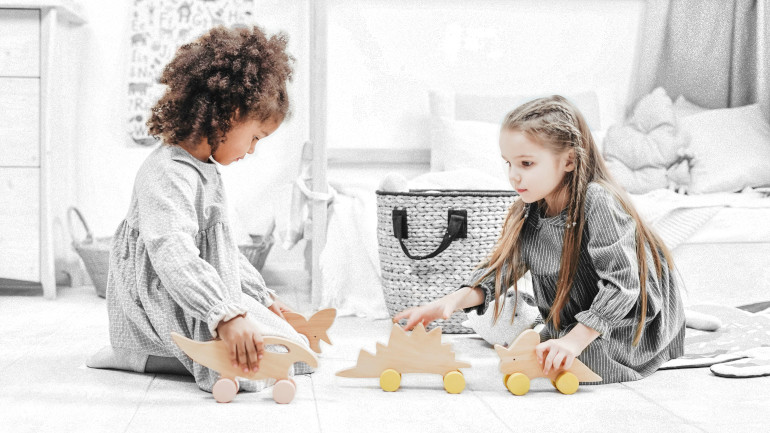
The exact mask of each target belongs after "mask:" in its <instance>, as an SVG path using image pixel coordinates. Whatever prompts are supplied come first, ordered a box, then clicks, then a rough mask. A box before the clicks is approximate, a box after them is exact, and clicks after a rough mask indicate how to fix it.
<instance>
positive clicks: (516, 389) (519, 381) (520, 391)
mask: <svg viewBox="0 0 770 433" xmlns="http://www.w3.org/2000/svg"><path fill="white" fill-rule="evenodd" d="M505 387H506V388H508V391H511V393H513V394H514V395H524V394H526V393H527V392H529V378H528V377H527V375H526V374H524V373H513V374H511V375H510V376H509V377H508V380H506V381H505Z"/></svg>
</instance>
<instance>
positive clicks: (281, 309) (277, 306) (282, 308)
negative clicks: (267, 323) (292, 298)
mask: <svg viewBox="0 0 770 433" xmlns="http://www.w3.org/2000/svg"><path fill="white" fill-rule="evenodd" d="M267 309H268V310H270V311H272V312H273V313H275V314H276V315H277V316H278V317H280V318H281V319H283V320H286V318H285V317H283V313H286V312H289V313H293V312H294V310H293V309H291V308H289V307H288V306H287V305H286V304H284V303H283V301H281V300H280V299H278V297H277V296H274V297H273V305H271V306H269V307H267Z"/></svg>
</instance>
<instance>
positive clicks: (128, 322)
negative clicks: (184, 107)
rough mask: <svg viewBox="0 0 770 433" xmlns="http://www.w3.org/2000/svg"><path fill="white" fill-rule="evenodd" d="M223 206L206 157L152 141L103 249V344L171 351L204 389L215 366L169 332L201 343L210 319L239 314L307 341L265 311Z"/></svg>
mask: <svg viewBox="0 0 770 433" xmlns="http://www.w3.org/2000/svg"><path fill="white" fill-rule="evenodd" d="M226 212H227V206H226V202H225V194H224V189H223V185H222V179H221V177H220V173H219V169H218V168H217V167H216V164H213V163H205V162H202V161H200V160H198V159H196V158H195V157H193V156H192V155H190V154H189V153H188V152H187V151H185V150H184V149H182V148H181V147H177V146H167V145H161V146H160V147H159V148H158V149H156V150H155V151H154V152H152V154H150V156H149V157H148V158H147V160H146V161H145V162H144V163H143V164H142V166H141V168H140V169H139V172H138V174H137V176H136V180H135V183H134V190H133V195H132V198H131V206H130V208H129V211H128V215H127V216H126V219H125V220H123V222H122V223H121V224H120V226H119V227H118V229H117V231H116V232H115V236H114V241H113V242H114V243H113V246H112V252H111V255H110V273H109V278H108V283H107V304H108V312H109V319H110V340H111V343H112V346H113V347H116V348H121V349H127V350H130V351H133V352H136V353H140V354H147V355H155V356H164V357H172V356H173V357H176V358H178V359H179V360H180V361H181V362H182V364H184V366H185V367H186V368H187V370H188V371H190V372H191V373H192V374H193V376H194V377H195V381H196V383H197V384H198V386H199V387H200V388H201V389H203V390H206V391H211V388H212V386H213V385H214V383H215V382H216V379H217V378H218V375H217V373H216V372H214V371H212V370H209V369H208V368H206V367H203V366H201V365H199V364H197V363H193V362H192V360H191V359H190V358H188V357H187V356H186V355H185V354H184V353H183V352H182V351H181V350H180V349H179V348H178V347H177V346H176V344H174V342H173V341H172V340H171V335H170V334H171V332H172V331H173V332H177V333H179V334H182V335H184V336H186V337H188V338H192V339H194V340H198V341H206V340H210V339H212V338H214V337H216V336H217V331H216V328H217V325H218V324H219V322H220V321H222V320H228V319H231V318H233V317H235V316H237V315H239V314H243V313H247V315H246V317H248V318H251V319H252V320H254V321H256V323H257V325H258V326H259V329H260V331H261V332H262V334H263V335H271V336H279V337H284V338H287V339H290V340H293V341H295V342H297V343H300V344H304V345H307V340H306V339H305V337H304V336H301V335H300V334H298V333H297V332H296V331H295V330H294V328H292V327H291V326H290V325H289V324H288V323H287V322H286V321H284V320H282V319H281V318H280V317H278V316H277V315H275V314H274V313H273V312H272V311H270V310H268V308H267V307H269V306H270V305H271V304H272V303H273V299H272V297H271V294H273V293H274V292H273V291H272V290H270V289H268V288H266V287H265V281H264V280H263V279H262V276H261V275H260V274H259V272H257V270H256V269H255V268H254V267H253V266H252V265H251V264H250V263H249V261H248V259H246V257H245V256H243V254H241V253H240V251H239V250H238V247H237V245H236V243H235V240H234V238H233V234H232V231H231V229H230V226H229V223H228V220H227V214H226ZM267 384H268V383H267V381H256V382H255V381H245V380H242V381H241V389H243V390H246V391H256V390H259V389H261V388H263V387H264V386H266V385H267Z"/></svg>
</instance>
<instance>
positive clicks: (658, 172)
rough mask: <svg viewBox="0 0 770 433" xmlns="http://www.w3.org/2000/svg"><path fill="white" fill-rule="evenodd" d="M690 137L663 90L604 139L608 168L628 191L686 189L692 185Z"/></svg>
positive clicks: (638, 192)
mask: <svg viewBox="0 0 770 433" xmlns="http://www.w3.org/2000/svg"><path fill="white" fill-rule="evenodd" d="M688 144H689V139H688V137H687V136H686V135H685V134H683V133H681V132H680V130H679V128H677V120H676V115H675V113H674V108H673V103H672V102H671V98H669V97H668V95H667V94H666V91H665V90H663V88H662V87H658V88H657V89H655V90H653V91H652V93H650V94H649V95H646V96H645V97H643V98H642V99H641V100H640V101H639V103H638V104H637V105H636V107H635V108H634V111H633V113H632V114H631V116H630V117H629V118H628V119H626V121H625V122H624V123H623V124H622V125H615V126H612V127H611V128H610V129H609V130H608V131H607V136H606V137H605V139H604V149H603V156H604V159H605V161H606V162H607V167H608V168H609V170H610V172H612V174H613V175H614V176H615V178H616V179H617V180H618V182H620V184H621V185H623V188H625V189H626V191H628V192H630V193H632V194H643V193H645V192H648V191H652V190H654V189H659V188H669V189H673V190H678V191H682V190H686V188H687V186H688V185H689V183H690V171H689V169H690V161H692V159H693V155H692V154H691V152H690V151H689V149H688V148H687V146H688Z"/></svg>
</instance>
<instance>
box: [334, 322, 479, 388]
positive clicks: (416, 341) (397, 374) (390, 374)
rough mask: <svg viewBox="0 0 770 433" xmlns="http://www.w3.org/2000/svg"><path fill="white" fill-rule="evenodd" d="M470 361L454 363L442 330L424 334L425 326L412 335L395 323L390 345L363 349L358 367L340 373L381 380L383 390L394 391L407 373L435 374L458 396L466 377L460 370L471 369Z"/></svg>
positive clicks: (453, 354) (420, 326)
mask: <svg viewBox="0 0 770 433" xmlns="http://www.w3.org/2000/svg"><path fill="white" fill-rule="evenodd" d="M470 366H471V365H470V364H469V363H467V362H462V361H457V360H455V353H454V352H453V351H452V345H451V344H442V343H441V328H440V327H436V328H433V330H431V331H430V332H426V331H425V327H424V326H423V325H422V323H420V324H418V325H417V326H416V327H415V328H414V330H413V331H412V333H411V334H407V333H406V331H404V329H403V328H401V326H399V325H398V324H394V325H393V328H391V331H390V339H389V340H388V344H387V346H384V345H382V344H380V343H377V352H376V354H374V355H372V354H371V353H369V352H367V351H365V350H363V349H361V352H360V353H359V354H358V361H357V362H356V366H355V367H353V368H349V369H347V370H342V371H338V372H337V376H340V377H379V378H380V387H381V388H382V389H383V390H385V391H395V390H397V389H398V388H399V387H400V386H401V375H402V374H404V373H435V374H440V375H442V376H443V377H444V389H446V390H447V392H449V393H450V394H459V393H460V392H462V390H463V389H465V377H464V376H463V374H462V373H461V372H460V371H459V370H458V369H460V368H469V367H470Z"/></svg>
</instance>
